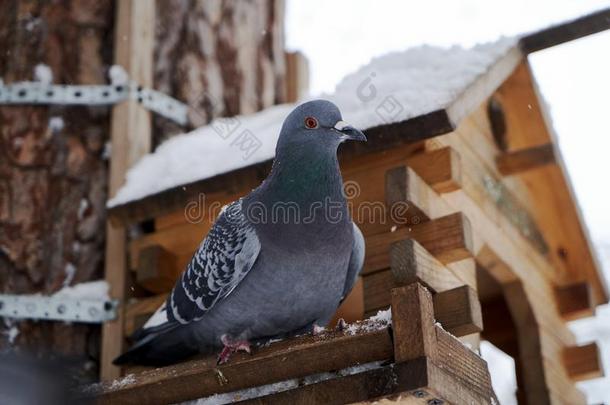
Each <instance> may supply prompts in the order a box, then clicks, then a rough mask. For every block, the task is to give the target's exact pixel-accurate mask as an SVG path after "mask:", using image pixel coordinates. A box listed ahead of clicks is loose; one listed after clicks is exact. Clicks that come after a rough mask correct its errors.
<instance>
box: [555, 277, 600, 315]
mask: <svg viewBox="0 0 610 405" xmlns="http://www.w3.org/2000/svg"><path fill="white" fill-rule="evenodd" d="M555 299H556V301H557V308H558V310H559V313H560V314H561V316H563V318H564V319H565V320H574V319H579V318H587V317H590V316H593V315H594V312H595V303H594V298H593V292H592V290H591V284H589V283H588V282H586V281H583V282H580V283H574V284H570V285H566V286H558V287H555Z"/></svg>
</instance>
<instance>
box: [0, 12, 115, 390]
mask: <svg viewBox="0 0 610 405" xmlns="http://www.w3.org/2000/svg"><path fill="white" fill-rule="evenodd" d="M113 4H114V2H112V1H107V0H101V1H95V2H91V1H82V2H31V1H17V0H7V1H3V2H2V4H1V6H0V7H1V9H2V11H1V12H0V49H2V52H0V76H2V80H3V81H4V83H5V84H13V83H16V82H21V81H32V80H33V79H34V67H35V66H36V65H37V64H45V65H47V66H48V68H49V69H50V70H51V71H52V75H53V78H52V83H53V84H55V85H58V84H79V85H86V84H102V83H105V82H106V67H107V65H109V64H111V63H112V53H111V50H112V29H113V12H112V10H113ZM109 117H110V112H109V109H108V108H106V107H101V108H98V107H96V108H87V107H78V106H73V107H61V106H43V105H39V106H33V105H2V106H0V128H1V131H0V246H1V247H2V248H1V249H0V291H2V292H3V293H7V294H34V293H42V294H52V293H54V292H56V291H57V290H59V289H61V288H62V287H63V286H64V285H74V284H77V283H82V282H87V281H91V280H95V279H99V278H100V277H102V272H103V262H104V243H105V237H106V233H105V227H104V224H105V219H106V208H105V204H106V199H107V181H108V167H107V161H106V159H105V157H104V145H105V144H106V143H107V142H108V141H109V136H108V134H109V132H110V131H109ZM51 119H53V120H54V121H55V122H57V120H58V119H59V120H61V122H62V123H63V126H61V128H60V127H58V126H55V125H53V126H51V125H50V123H51ZM13 326H14V327H15V328H16V329H17V330H18V331H19V334H18V335H17V336H16V337H15V340H14V341H13V342H12V343H11V340H10V339H9V338H8V336H9V333H8V329H10V328H11V327H13ZM98 332H99V326H97V325H86V324H74V323H65V322H33V321H25V320H24V321H19V322H13V321H11V320H9V319H8V318H6V319H5V322H0V352H5V351H12V350H17V351H27V352H31V353H32V354H34V355H38V354H45V353H53V355H54V356H58V357H60V356H68V357H70V358H71V359H72V360H71V363H70V364H71V365H72V367H73V368H70V370H69V372H70V373H71V374H72V375H73V376H74V378H75V379H76V380H78V381H86V380H94V379H96V378H97V362H98V360H99V350H98V343H97V341H98V339H97V334H98ZM91 364H93V367H89V366H90V365H91Z"/></svg>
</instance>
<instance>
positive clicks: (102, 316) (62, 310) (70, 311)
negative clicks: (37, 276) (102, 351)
mask: <svg viewBox="0 0 610 405" xmlns="http://www.w3.org/2000/svg"><path fill="white" fill-rule="evenodd" d="M117 304H118V301H115V300H108V301H106V300H91V299H77V298H69V297H61V296H60V297H56V296H43V295H10V294H0V317H6V318H12V319H40V320H55V321H66V322H84V323H102V322H105V321H109V320H112V319H115V318H116V308H117Z"/></svg>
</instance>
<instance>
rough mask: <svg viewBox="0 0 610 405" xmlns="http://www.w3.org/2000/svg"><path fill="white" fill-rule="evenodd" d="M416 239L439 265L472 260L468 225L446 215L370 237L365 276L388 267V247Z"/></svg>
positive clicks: (460, 216) (460, 218) (458, 216)
mask: <svg viewBox="0 0 610 405" xmlns="http://www.w3.org/2000/svg"><path fill="white" fill-rule="evenodd" d="M409 238H412V239H415V240H416V241H417V242H418V243H419V244H421V245H422V246H423V247H424V248H425V249H426V250H427V251H428V252H430V254H431V255H432V256H434V257H436V258H437V259H438V260H439V261H440V262H441V263H445V264H446V263H451V262H456V261H460V260H462V259H466V258H469V257H472V250H473V247H472V231H471V228H470V222H469V221H468V219H467V218H466V217H465V216H464V215H463V214H461V213H455V214H450V215H446V216H444V217H441V218H436V219H433V220H431V221H427V222H423V223H420V224H418V225H413V226H408V227H401V228H398V229H396V230H395V231H394V232H387V233H383V234H379V235H373V236H370V237H368V238H367V239H366V251H367V256H366V258H365V264H364V266H365V269H364V272H365V273H369V272H374V271H378V270H380V269H385V268H388V267H389V265H390V245H391V244H392V243H394V242H398V241H400V240H404V239H409Z"/></svg>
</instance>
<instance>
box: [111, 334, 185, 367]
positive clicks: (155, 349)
mask: <svg viewBox="0 0 610 405" xmlns="http://www.w3.org/2000/svg"><path fill="white" fill-rule="evenodd" d="M180 332H181V331H179V330H172V331H169V332H165V333H150V334H146V335H145V336H143V337H142V338H141V339H139V340H138V341H137V342H136V343H135V344H134V345H133V346H132V347H131V348H129V350H127V351H126V352H125V353H123V354H121V355H120V356H119V357H117V358H116V359H114V360H113V361H112V363H113V364H115V365H117V366H118V365H122V364H140V365H143V366H166V365H169V364H173V363H176V362H179V361H182V360H185V359H187V358H189V357H191V356H193V355H195V354H197V350H196V349H195V348H192V347H189V346H187V345H186V344H185V341H184V339H182V338H181V336H180V335H181V333H180Z"/></svg>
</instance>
